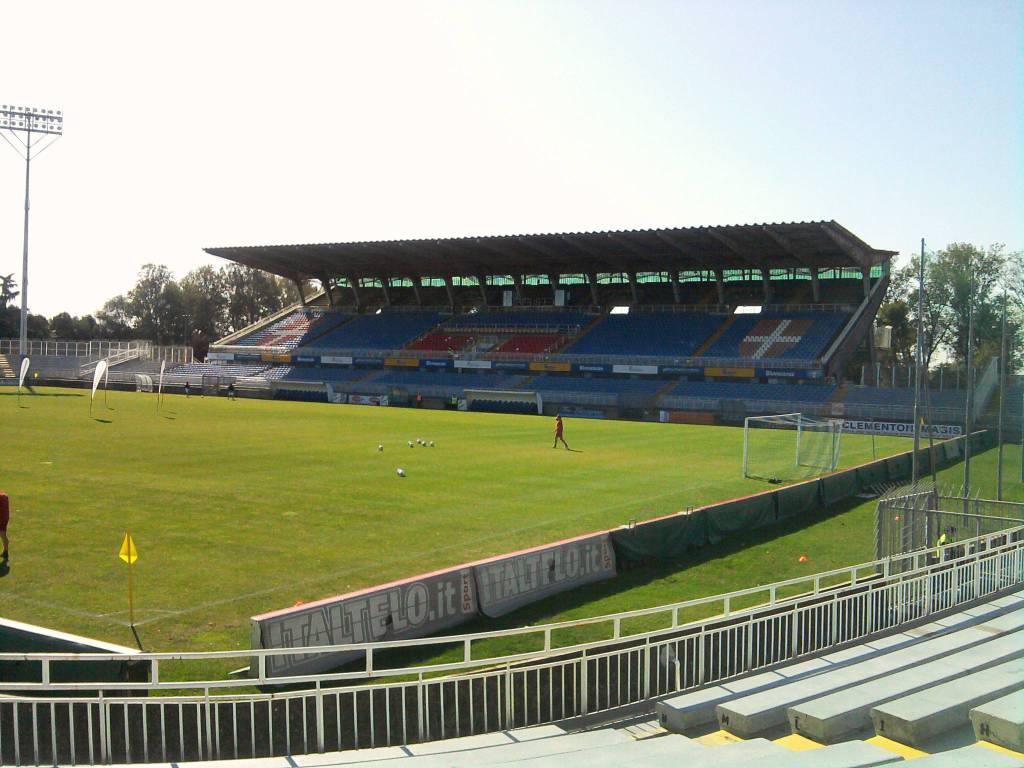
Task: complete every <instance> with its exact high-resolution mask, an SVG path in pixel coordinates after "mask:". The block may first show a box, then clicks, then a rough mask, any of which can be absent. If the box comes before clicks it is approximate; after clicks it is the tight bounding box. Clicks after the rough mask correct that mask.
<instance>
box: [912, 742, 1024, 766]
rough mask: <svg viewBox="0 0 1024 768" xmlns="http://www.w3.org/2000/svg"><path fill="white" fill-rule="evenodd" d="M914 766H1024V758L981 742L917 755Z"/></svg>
mask: <svg viewBox="0 0 1024 768" xmlns="http://www.w3.org/2000/svg"><path fill="white" fill-rule="evenodd" d="M911 765H912V766H913V768H1024V759H1021V758H1019V757H1013V756H1011V755H1004V754H1003V753H1001V752H996V751H995V750H994V749H988V748H987V747H983V746H981V745H979V744H972V745H971V746H969V747H961V748H960V749H951V750H949V751H948V752H939V753H938V754H935V755H928V756H927V757H917V758H914V761H913V762H912V763H911Z"/></svg>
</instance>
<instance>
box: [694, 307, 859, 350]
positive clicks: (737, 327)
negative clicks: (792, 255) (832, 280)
mask: <svg viewBox="0 0 1024 768" xmlns="http://www.w3.org/2000/svg"><path fill="white" fill-rule="evenodd" d="M848 318H849V316H848V315H846V314H844V313H840V312H762V313H760V314H756V315H736V316H735V319H734V320H733V323H732V325H731V326H729V328H728V329H727V330H726V331H725V333H723V334H722V335H721V337H720V338H718V339H717V340H716V341H715V343H714V344H712V345H711V348H710V349H708V350H707V352H706V353H705V354H706V355H707V356H708V357H729V358H756V359H762V360H817V359H818V358H820V357H821V356H822V355H823V354H824V353H825V350H826V348H827V347H828V345H829V343H830V342H831V341H832V339H833V338H835V335H836V334H837V333H838V332H839V330H840V329H841V328H842V327H843V324H844V323H845V322H846V321H847V319H848ZM784 320H790V321H808V322H809V323H810V327H808V328H807V329H806V330H802V331H790V332H787V330H786V327H785V326H783V327H782V328H780V329H779V337H778V339H777V343H776V344H773V345H771V346H769V344H770V342H769V336H770V333H768V334H765V333H757V332H756V331H755V327H756V326H757V324H758V323H761V322H766V323H767V322H771V321H784ZM803 324H804V323H800V325H803ZM772 325H778V323H772ZM789 339H799V340H798V341H796V342H795V343H794V342H792V341H788V340H789ZM745 340H748V341H747V348H744V341H745ZM780 348H781V349H782V351H773V350H779V349H780Z"/></svg>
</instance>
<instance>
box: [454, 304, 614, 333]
mask: <svg viewBox="0 0 1024 768" xmlns="http://www.w3.org/2000/svg"><path fill="white" fill-rule="evenodd" d="M593 320H594V315H587V314H584V313H583V312H571V311H568V310H564V311H559V310H551V311H547V312H542V311H538V310H525V309H516V310H509V311H507V312H471V313H470V314H468V315H458V316H456V317H453V318H452V319H451V320H450V321H449V322H448V323H447V324H446V325H445V327H446V328H450V329H452V330H455V329H460V328H462V329H470V328H472V329H476V330H485V331H487V330H489V331H492V332H497V333H514V332H516V331H530V330H536V331H537V332H545V331H547V332H576V331H578V330H580V329H581V328H583V327H585V326H586V325H588V324H589V323H590V322H591V321H593Z"/></svg>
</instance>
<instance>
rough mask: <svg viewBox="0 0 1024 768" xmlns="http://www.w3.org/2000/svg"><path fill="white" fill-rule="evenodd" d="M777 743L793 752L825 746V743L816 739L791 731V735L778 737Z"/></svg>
mask: <svg viewBox="0 0 1024 768" xmlns="http://www.w3.org/2000/svg"><path fill="white" fill-rule="evenodd" d="M775 743H776V744H778V745H779V746H780V747H785V748H786V749H789V750H792V751H793V752H806V751H807V750H809V749H822V748H823V747H824V746H825V745H824V744H819V743H818V742H816V741H813V740H811V739H808V738H807V737H806V736H801V735H800V734H799V733H791V734H789V736H783V737H782V738H781V739H776V740H775Z"/></svg>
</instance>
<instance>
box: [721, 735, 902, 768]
mask: <svg viewBox="0 0 1024 768" xmlns="http://www.w3.org/2000/svg"><path fill="white" fill-rule="evenodd" d="M902 761H903V758H902V757H900V756H899V755H897V754H894V753H892V752H890V751H889V750H888V749H882V747H876V746H875V745H874V744H868V743H867V742H864V741H844V742H842V743H841V744H832V745H831V746H828V747H823V748H821V749H808V750H805V751H803V752H790V753H789V754H788V755H779V756H777V757H760V758H755V760H754V761H753V762H747V761H743V762H736V763H733V765H735V766H749V767H750V768H755V766H756V768H872V766H876V765H890V764H891V763H899V762H902Z"/></svg>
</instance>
